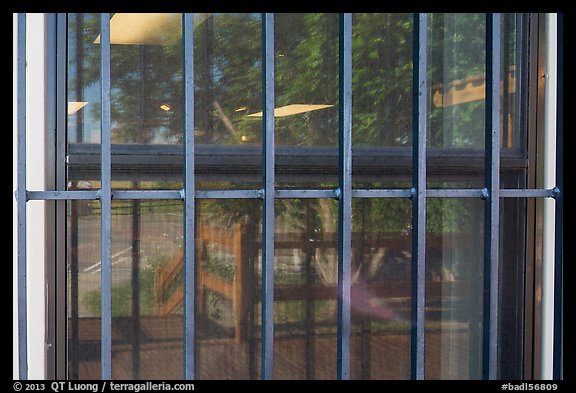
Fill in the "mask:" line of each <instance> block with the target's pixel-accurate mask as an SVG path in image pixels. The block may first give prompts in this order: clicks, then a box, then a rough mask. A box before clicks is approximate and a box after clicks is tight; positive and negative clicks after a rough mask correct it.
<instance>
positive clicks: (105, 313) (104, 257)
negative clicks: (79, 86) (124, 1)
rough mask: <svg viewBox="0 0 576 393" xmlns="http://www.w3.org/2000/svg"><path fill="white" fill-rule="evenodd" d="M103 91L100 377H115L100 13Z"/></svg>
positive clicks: (104, 45) (106, 77)
mask: <svg viewBox="0 0 576 393" xmlns="http://www.w3.org/2000/svg"><path fill="white" fill-rule="evenodd" d="M100 89H101V90H100V91H101V102H100V104H101V133H102V135H101V139H102V143H101V149H102V150H101V158H100V159H101V162H100V165H101V168H100V177H101V186H100V193H99V195H100V206H101V209H100V220H101V234H100V236H101V239H100V242H101V247H100V254H101V255H100V258H101V261H102V270H101V271H100V273H101V279H100V280H101V290H102V296H101V298H102V305H101V310H102V315H101V318H102V320H101V324H102V327H101V353H100V358H101V365H100V366H101V376H100V377H101V379H112V293H111V281H112V266H111V255H110V246H111V232H112V231H111V222H110V221H111V206H112V189H111V179H112V174H111V163H110V124H111V123H110V121H111V119H110V115H111V114H110V14H109V13H102V14H100Z"/></svg>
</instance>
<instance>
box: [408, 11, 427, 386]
mask: <svg viewBox="0 0 576 393" xmlns="http://www.w3.org/2000/svg"><path fill="white" fill-rule="evenodd" d="M427 34H428V16H427V15H426V14H415V15H414V34H413V37H414V38H413V47H414V52H413V53H414V57H413V59H414V73H413V84H412V89H413V108H414V109H413V110H412V127H413V142H412V146H413V150H412V190H413V195H411V197H412V299H411V300H412V303H411V304H412V326H411V338H410V343H411V354H412V356H411V363H410V364H411V368H410V375H411V377H412V379H424V348H425V347H424V330H425V326H424V325H425V315H424V308H425V302H426V291H425V289H426V259H425V258H426V256H425V247H426V123H427V122H426V116H427V112H428V110H427V96H426V92H427V91H428V83H427V78H426V70H427V61H426V60H427V59H426V52H427V50H426V46H427V42H428V41H427Z"/></svg>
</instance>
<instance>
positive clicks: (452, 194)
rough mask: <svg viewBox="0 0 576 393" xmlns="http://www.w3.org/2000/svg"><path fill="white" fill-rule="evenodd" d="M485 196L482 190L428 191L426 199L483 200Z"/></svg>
mask: <svg viewBox="0 0 576 393" xmlns="http://www.w3.org/2000/svg"><path fill="white" fill-rule="evenodd" d="M484 196H485V194H484V191H483V190H482V189H465V190H458V189H433V190H431V189H428V190H426V197H427V198H483V197H484Z"/></svg>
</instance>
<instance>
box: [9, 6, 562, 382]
mask: <svg viewBox="0 0 576 393" xmlns="http://www.w3.org/2000/svg"><path fill="white" fill-rule="evenodd" d="M413 22H414V25H413V28H414V33H413V55H414V58H413V64H414V75H413V108H414V109H413V151H412V173H413V178H412V187H411V188H404V189H352V178H353V177H352V132H353V130H352V100H353V97H352V72H353V70H352V50H353V48H352V14H341V15H340V18H339V129H338V139H339V143H338V158H339V167H338V172H339V181H338V188H336V189H299V190H294V189H290V190H281V189H276V188H275V177H274V175H275V174H274V171H275V158H274V157H275V152H276V150H277V149H275V146H274V105H275V92H274V14H262V48H263V50H262V65H263V75H262V92H263V94H262V96H263V108H262V109H263V119H262V136H263V138H262V148H263V154H262V156H263V157H262V159H263V161H262V164H263V176H262V188H261V189H257V190H196V189H195V185H194V184H195V176H194V171H195V163H194V158H195V152H194V147H195V143H194V132H193V130H194V68H193V63H194V54H193V48H194V41H193V39H194V37H193V31H194V24H193V15H192V14H184V15H183V18H182V32H183V53H184V56H183V69H184V79H183V80H184V82H183V91H184V108H185V111H184V135H185V141H184V152H185V153H184V154H185V176H184V188H183V189H181V190H112V189H111V170H112V168H111V141H110V122H111V119H110V116H111V112H110V105H111V102H110V88H111V86H110V14H101V20H100V29H101V36H100V37H101V43H100V51H101V52H100V55H101V60H100V61H101V81H100V89H101V110H102V123H101V136H102V138H101V140H102V143H101V157H100V160H101V161H100V164H101V168H100V176H101V187H100V189H99V190H91V191H85V190H84V191H67V190H53V191H47V190H38V191H28V190H27V189H26V111H27V108H26V15H25V14H19V15H18V37H17V39H18V52H17V53H18V68H17V74H18V75H17V78H18V79H17V83H18V89H17V94H18V99H17V105H18V118H17V121H18V125H17V132H18V138H17V143H18V150H17V151H18V157H17V159H18V164H17V170H18V179H17V185H18V189H17V190H16V193H15V195H16V198H17V207H18V233H17V235H18V260H17V263H18V272H17V275H18V350H19V360H18V364H19V376H20V378H21V379H27V378H28V373H27V367H28V358H27V329H26V323H27V306H26V304H27V299H26V202H27V201H29V200H45V201H49V200H54V201H72V200H100V203H101V257H102V270H101V283H102V284H101V288H102V296H101V310H102V311H101V313H102V314H101V378H102V379H111V377H112V358H111V349H112V340H111V260H110V247H111V244H110V243H111V227H110V224H111V201H112V199H119V200H121V199H131V200H145V199H172V200H182V201H184V250H185V251H184V255H185V257H184V259H185V262H184V266H185V273H184V277H185V278H184V282H185V305H184V375H183V377H184V378H186V379H195V378H196V367H197V363H196V359H195V356H196V352H197V350H196V346H195V340H196V331H195V323H196V321H195V313H196V310H195V307H194V304H195V295H194V288H195V276H194V266H195V263H196V262H195V259H194V248H195V241H194V239H195V232H194V231H195V228H194V226H195V217H194V214H195V213H194V206H195V200H196V199H228V198H231V199H259V200H262V201H263V214H262V231H263V233H262V287H261V293H262V295H261V301H262V334H261V337H262V345H261V349H262V353H261V378H262V379H273V378H274V352H273V350H274V214H275V212H274V202H275V200H276V199H283V198H330V199H337V200H338V201H339V206H338V211H339V215H338V217H339V219H338V232H339V233H338V314H337V315H338V316H337V319H338V321H337V323H338V330H337V355H338V356H337V376H338V379H349V378H350V333H351V330H350V329H351V326H350V324H351V318H350V312H351V310H350V300H351V299H350V298H351V246H352V221H351V215H352V200H353V198H404V199H406V198H409V199H411V201H412V230H413V236H412V251H413V252H412V266H413V268H412V299H411V307H412V319H411V363H410V364H411V374H410V375H411V378H412V379H425V377H426V375H425V368H424V358H425V349H426V347H425V345H424V332H425V314H424V311H425V292H426V291H425V273H426V254H425V240H426V199H427V198H479V199H481V200H483V201H484V203H485V233H484V235H485V240H484V242H485V249H484V263H485V265H484V269H485V270H484V298H483V301H484V307H483V311H484V323H483V355H482V357H483V377H484V378H486V379H497V378H498V367H499V363H498V340H499V334H498V333H499V332H498V309H499V308H498V306H499V300H500V299H499V292H498V286H499V281H500V275H499V265H498V259H499V256H498V250H499V241H498V238H499V232H500V228H499V215H500V209H499V204H500V198H554V199H555V200H556V244H555V275H556V276H555V279H556V280H555V281H556V286H555V299H554V301H555V310H554V315H555V332H554V333H555V334H554V378H561V377H562V372H563V370H562V334H563V332H562V328H561V325H562V298H563V295H562V294H563V292H562V290H563V286H562V279H563V276H562V273H563V272H562V265H563V253H562V247H563V245H562V236H563V219H562V212H563V202H562V188H563V179H562V176H563V156H562V142H563V105H562V98H563V90H562V78H563V68H562V61H561V59H562V50H563V47H562V40H561V39H559V40H558V42H559V47H558V53H559V61H558V65H559V68H558V114H557V116H558V121H557V144H556V146H557V151H556V154H557V155H556V160H557V162H556V165H557V172H556V173H557V179H556V187H554V188H552V189H501V188H500V178H499V174H500V161H499V160H500V115H501V109H500V66H501V64H500V63H501V59H500V56H501V55H500V42H501V40H502V37H501V27H500V24H501V17H500V15H499V14H488V15H487V16H486V81H487V82H486V113H485V115H486V118H485V119H486V130H485V163H486V165H485V188H482V189H428V188H427V186H426V134H427V129H426V127H427V125H426V124H427V113H428V107H427V94H428V83H427V75H426V71H427V68H428V65H427V52H428V50H427V34H428V15H427V14H415V15H414V19H413ZM558 26H559V34H561V32H562V28H563V18H562V16H559V18H558ZM560 37H561V35H560ZM59 165H61V163H60V164H59Z"/></svg>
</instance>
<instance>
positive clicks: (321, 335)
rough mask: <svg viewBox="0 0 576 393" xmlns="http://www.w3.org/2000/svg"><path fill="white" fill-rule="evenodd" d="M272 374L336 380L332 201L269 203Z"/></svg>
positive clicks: (334, 207) (335, 240)
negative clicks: (271, 208)
mask: <svg viewBox="0 0 576 393" xmlns="http://www.w3.org/2000/svg"><path fill="white" fill-rule="evenodd" d="M275 214H276V227H275V243H274V247H275V254H274V258H275V260H274V263H275V266H274V287H275V290H274V364H275V366H274V378H275V379H336V331H337V321H336V318H337V280H338V248H337V244H338V227H337V217H338V203H337V202H336V201H335V200H332V199H284V200H276V203H275Z"/></svg>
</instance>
